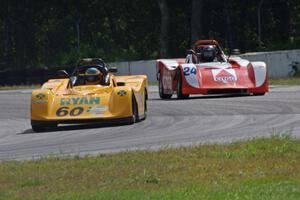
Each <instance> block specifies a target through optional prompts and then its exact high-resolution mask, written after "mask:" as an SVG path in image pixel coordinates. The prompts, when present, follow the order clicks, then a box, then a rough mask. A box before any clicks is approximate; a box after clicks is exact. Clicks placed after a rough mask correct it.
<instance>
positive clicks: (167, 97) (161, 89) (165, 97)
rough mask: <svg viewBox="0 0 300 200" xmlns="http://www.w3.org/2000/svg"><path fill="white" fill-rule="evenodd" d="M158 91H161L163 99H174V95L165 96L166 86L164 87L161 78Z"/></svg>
mask: <svg viewBox="0 0 300 200" xmlns="http://www.w3.org/2000/svg"><path fill="white" fill-rule="evenodd" d="M158 91H159V97H160V98H161V99H170V98H171V97H172V94H165V93H164V85H163V82H162V78H161V76H159V81H158Z"/></svg>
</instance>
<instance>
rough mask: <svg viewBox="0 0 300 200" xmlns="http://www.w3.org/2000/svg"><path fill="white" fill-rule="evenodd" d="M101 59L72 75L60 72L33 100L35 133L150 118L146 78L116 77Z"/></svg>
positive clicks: (34, 93)
mask: <svg viewBox="0 0 300 200" xmlns="http://www.w3.org/2000/svg"><path fill="white" fill-rule="evenodd" d="M114 72H117V68H113V67H107V65H106V64H105V63H104V62H103V60H102V59H100V58H85V59H81V60H79V61H78V62H77V64H76V67H75V69H74V71H73V73H72V74H71V75H69V74H68V73H67V72H66V71H65V70H60V71H58V76H59V79H50V80H48V81H47V82H46V83H44V84H43V86H42V88H41V89H37V90H33V91H32V96H31V126H32V130H34V131H37V132H38V131H44V130H45V128H47V127H56V126H57V125H58V124H71V123H91V122H96V123H98V122H99V123H102V122H103V123H106V122H108V123H111V122H121V123H134V122H138V121H140V120H142V119H145V118H146V116H147V98H148V95H147V86H148V79H147V76H146V75H136V76H114V75H113V73H114Z"/></svg>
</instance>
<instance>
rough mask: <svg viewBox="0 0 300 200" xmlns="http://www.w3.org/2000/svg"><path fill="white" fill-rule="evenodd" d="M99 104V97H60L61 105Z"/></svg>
mask: <svg viewBox="0 0 300 200" xmlns="http://www.w3.org/2000/svg"><path fill="white" fill-rule="evenodd" d="M97 104H100V97H72V98H61V99H60V105H61V106H69V105H97Z"/></svg>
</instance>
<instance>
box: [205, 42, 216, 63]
mask: <svg viewBox="0 0 300 200" xmlns="http://www.w3.org/2000/svg"><path fill="white" fill-rule="evenodd" d="M215 57H216V49H215V47H214V46H213V45H207V46H204V47H203V48H202V52H201V61H202V62H213V61H214V59H215Z"/></svg>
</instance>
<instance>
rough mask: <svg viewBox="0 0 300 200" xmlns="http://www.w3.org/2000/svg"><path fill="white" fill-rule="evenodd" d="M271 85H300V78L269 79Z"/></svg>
mask: <svg viewBox="0 0 300 200" xmlns="http://www.w3.org/2000/svg"><path fill="white" fill-rule="evenodd" d="M269 84H270V85H300V78H277V79H274V78H273V79H269Z"/></svg>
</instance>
